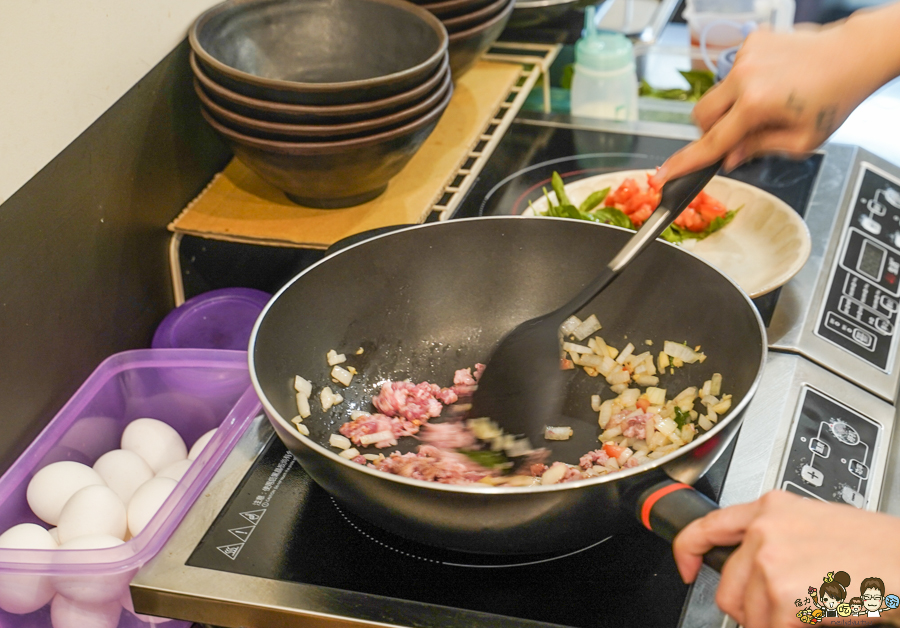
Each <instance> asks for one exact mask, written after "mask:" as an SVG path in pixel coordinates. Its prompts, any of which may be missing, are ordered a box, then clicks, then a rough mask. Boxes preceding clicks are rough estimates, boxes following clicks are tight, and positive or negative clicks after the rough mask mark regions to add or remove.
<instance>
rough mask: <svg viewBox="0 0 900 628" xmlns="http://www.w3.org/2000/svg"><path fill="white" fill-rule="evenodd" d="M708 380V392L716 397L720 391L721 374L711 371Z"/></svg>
mask: <svg viewBox="0 0 900 628" xmlns="http://www.w3.org/2000/svg"><path fill="white" fill-rule="evenodd" d="M709 382H710V386H709V394H710V395H713V396H714V397H718V396H719V395H720V394H721V393H722V374H721V373H713V374H712V378H711V379H710V380H709Z"/></svg>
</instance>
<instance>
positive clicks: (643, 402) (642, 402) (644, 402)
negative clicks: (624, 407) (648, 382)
mask: <svg viewBox="0 0 900 628" xmlns="http://www.w3.org/2000/svg"><path fill="white" fill-rule="evenodd" d="M634 405H635V406H637V407H638V408H640V409H641V410H643V411H644V412H646V411H647V408H649V407H650V400H649V399H647V398H646V397H640V398H639V399H638V400H637V401H636V402H635V404H634Z"/></svg>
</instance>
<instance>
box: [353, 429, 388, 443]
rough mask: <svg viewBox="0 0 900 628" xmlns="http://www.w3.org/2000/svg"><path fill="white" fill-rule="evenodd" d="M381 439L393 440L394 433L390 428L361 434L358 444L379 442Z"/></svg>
mask: <svg viewBox="0 0 900 628" xmlns="http://www.w3.org/2000/svg"><path fill="white" fill-rule="evenodd" d="M383 440H394V433H393V432H392V431H391V430H383V431H381V432H375V433H374V434H363V435H362V436H360V437H359V444H360V445H363V446H366V445H371V444H372V443H379V442H381V441H383Z"/></svg>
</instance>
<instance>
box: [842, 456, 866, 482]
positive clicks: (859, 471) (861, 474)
mask: <svg viewBox="0 0 900 628" xmlns="http://www.w3.org/2000/svg"><path fill="white" fill-rule="evenodd" d="M847 468H848V469H850V473H852V474H853V475H855V476H856V477H858V478H860V479H862V480H865V479H866V478H868V477H869V467H867V466H866V465H865V464H864V463H862V462H860V461H859V460H851V461H850V464H849V465H847Z"/></svg>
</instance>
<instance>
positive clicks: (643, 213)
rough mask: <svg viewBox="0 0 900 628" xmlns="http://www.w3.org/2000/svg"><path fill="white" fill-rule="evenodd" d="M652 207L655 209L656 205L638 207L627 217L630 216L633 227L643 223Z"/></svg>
mask: <svg viewBox="0 0 900 628" xmlns="http://www.w3.org/2000/svg"><path fill="white" fill-rule="evenodd" d="M654 209H656V207H649V206H645V207H644V208H642V209H639V210H638V211H636V212H634V213H633V214H631V215H630V216H629V218H631V222H633V223H634V226H635V227H640V226H641V225H642V224H644V221H645V220H647V219H648V218H649V217H650V214H652V213H653V210H654Z"/></svg>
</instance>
